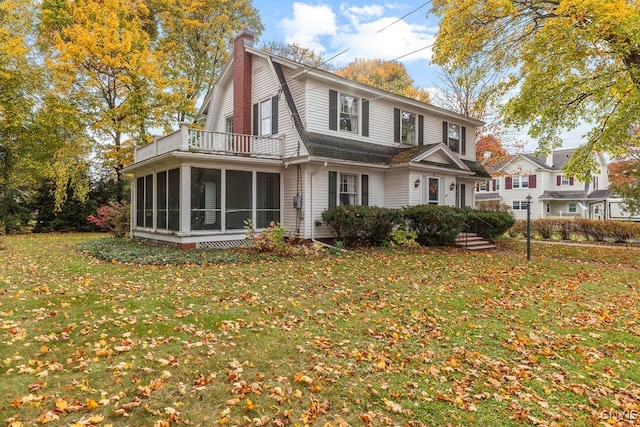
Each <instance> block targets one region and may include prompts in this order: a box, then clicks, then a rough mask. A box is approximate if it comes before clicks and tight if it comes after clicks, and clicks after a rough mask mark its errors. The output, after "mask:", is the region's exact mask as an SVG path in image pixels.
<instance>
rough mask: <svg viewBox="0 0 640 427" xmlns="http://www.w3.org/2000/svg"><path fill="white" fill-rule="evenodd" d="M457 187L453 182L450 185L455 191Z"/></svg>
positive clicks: (450, 188)
mask: <svg viewBox="0 0 640 427" xmlns="http://www.w3.org/2000/svg"><path fill="white" fill-rule="evenodd" d="M455 189H456V185H455V184H454V183H453V182H452V183H451V185H450V186H449V190H451V191H453V190H455Z"/></svg>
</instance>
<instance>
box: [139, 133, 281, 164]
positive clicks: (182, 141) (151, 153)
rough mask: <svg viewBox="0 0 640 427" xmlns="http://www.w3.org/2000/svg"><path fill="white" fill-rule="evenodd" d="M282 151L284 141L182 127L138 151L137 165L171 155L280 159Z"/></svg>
mask: <svg viewBox="0 0 640 427" xmlns="http://www.w3.org/2000/svg"><path fill="white" fill-rule="evenodd" d="M283 149H284V147H283V140H282V139H281V138H268V137H261V136H254V135H241V134H234V133H223V132H210V131H204V130H198V129H189V128H188V126H187V125H184V124H183V125H181V126H180V129H179V130H177V131H175V132H173V133H170V134H169V135H165V136H163V137H161V138H157V139H155V140H154V141H153V142H152V143H150V144H147V145H144V146H142V147H138V148H136V150H135V159H134V161H135V162H136V163H138V162H141V161H143V160H147V159H150V158H152V157H155V156H158V155H160V154H164V153H168V152H171V151H193V152H202V153H215V154H221V155H228V156H244V157H261V158H271V159H281V158H282V154H283Z"/></svg>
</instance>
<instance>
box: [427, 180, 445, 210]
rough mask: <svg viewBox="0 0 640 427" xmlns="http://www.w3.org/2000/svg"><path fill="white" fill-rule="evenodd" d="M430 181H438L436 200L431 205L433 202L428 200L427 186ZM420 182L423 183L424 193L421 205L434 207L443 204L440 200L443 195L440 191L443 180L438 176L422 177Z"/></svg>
mask: <svg viewBox="0 0 640 427" xmlns="http://www.w3.org/2000/svg"><path fill="white" fill-rule="evenodd" d="M431 179H436V180H438V188H437V190H438V193H437V196H438V200H436V201H435V202H436V203H432V202H433V200H430V199H429V184H430V183H429V180H431ZM422 182H424V193H423V195H422V197H423V200H424V201H423V203H424V204H427V205H434V206H440V205H442V204H443V202H442V198H443V197H444V194H443V191H442V188H443V187H442V185H443V183H444V179H443V178H441V177H439V176H423V177H422Z"/></svg>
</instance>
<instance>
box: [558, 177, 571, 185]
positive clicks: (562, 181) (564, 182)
mask: <svg viewBox="0 0 640 427" xmlns="http://www.w3.org/2000/svg"><path fill="white" fill-rule="evenodd" d="M570 182H571V181H570V180H569V177H567V176H564V175H562V178H560V185H562V186H564V185H570Z"/></svg>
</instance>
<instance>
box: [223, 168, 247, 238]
mask: <svg viewBox="0 0 640 427" xmlns="http://www.w3.org/2000/svg"><path fill="white" fill-rule="evenodd" d="M251 181H252V173H251V172H245V171H234V170H228V171H227V184H226V196H225V199H226V202H227V203H226V212H225V217H226V220H227V224H226V228H227V230H233V229H238V230H241V229H244V221H245V220H246V219H251V216H252V211H253V208H252V197H251V195H252V192H253V189H252V182H251Z"/></svg>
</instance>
